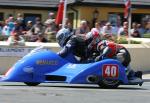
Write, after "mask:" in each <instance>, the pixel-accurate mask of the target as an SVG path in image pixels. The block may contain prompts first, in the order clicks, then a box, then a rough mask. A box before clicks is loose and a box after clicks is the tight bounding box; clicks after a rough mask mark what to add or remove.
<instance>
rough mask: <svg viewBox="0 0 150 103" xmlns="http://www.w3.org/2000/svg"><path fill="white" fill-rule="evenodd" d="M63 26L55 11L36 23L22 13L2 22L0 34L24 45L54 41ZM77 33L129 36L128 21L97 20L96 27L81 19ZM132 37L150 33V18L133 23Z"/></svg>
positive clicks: (38, 19)
mask: <svg viewBox="0 0 150 103" xmlns="http://www.w3.org/2000/svg"><path fill="white" fill-rule="evenodd" d="M61 27H62V25H61V24H60V25H59V26H56V25H55V19H54V13H52V12H51V13H49V16H48V19H47V20H46V21H45V22H42V21H41V18H39V17H37V18H36V19H35V23H34V24H33V21H27V22H26V23H25V20H24V17H23V15H22V14H20V13H19V14H17V17H16V18H14V17H13V16H12V15H10V16H9V17H8V18H7V19H6V20H5V22H4V23H2V22H0V35H2V36H8V42H9V43H10V44H14V45H17V44H20V45H23V44H24V42H25V41H29V42H54V41H55V34H56V33H57V31H58V30H59V29H60V28H61ZM66 27H68V28H69V29H70V30H74V29H73V28H72V24H71V23H70V22H69V20H68V19H66ZM74 31H75V34H76V35H79V34H80V35H85V34H86V33H88V32H90V31H91V32H99V34H100V35H102V36H104V37H113V36H117V37H120V36H127V37H128V36H129V33H128V22H123V24H121V22H117V25H112V24H111V23H110V22H108V21H101V22H95V25H94V27H90V23H89V22H88V21H86V20H81V22H80V26H79V27H78V28H76V29H75V30H74ZM130 33H131V36H132V37H138V38H141V37H143V34H147V33H150V18H148V19H144V20H142V22H141V24H138V23H136V22H133V23H132V29H131V30H130ZM25 38H28V39H25Z"/></svg>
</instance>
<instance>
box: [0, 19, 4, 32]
mask: <svg viewBox="0 0 150 103" xmlns="http://www.w3.org/2000/svg"><path fill="white" fill-rule="evenodd" d="M2 30H3V22H2V21H0V35H2Z"/></svg>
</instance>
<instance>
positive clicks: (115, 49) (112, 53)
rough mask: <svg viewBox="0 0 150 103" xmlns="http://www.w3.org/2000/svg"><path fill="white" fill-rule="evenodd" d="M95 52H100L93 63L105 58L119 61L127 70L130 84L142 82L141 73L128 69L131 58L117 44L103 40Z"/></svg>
mask: <svg viewBox="0 0 150 103" xmlns="http://www.w3.org/2000/svg"><path fill="white" fill-rule="evenodd" d="M97 51H99V52H100V55H99V56H97V57H96V59H95V61H99V60H102V59H105V58H112V59H117V60H119V61H120V62H121V63H122V65H123V66H125V67H126V68H127V70H126V74H127V76H128V79H129V80H130V82H132V83H134V82H141V81H142V72H141V71H138V72H134V71H133V70H131V69H130V65H129V64H130V62H131V56H130V53H129V52H128V50H127V49H126V48H125V47H124V46H122V45H119V44H116V43H114V42H112V41H108V40H103V41H101V42H99V43H98V45H97Z"/></svg>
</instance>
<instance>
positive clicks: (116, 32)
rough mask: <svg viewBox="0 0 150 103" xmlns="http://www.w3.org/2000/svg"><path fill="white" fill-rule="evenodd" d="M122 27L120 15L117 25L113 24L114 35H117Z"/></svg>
mask: <svg viewBox="0 0 150 103" xmlns="http://www.w3.org/2000/svg"><path fill="white" fill-rule="evenodd" d="M120 28H122V26H121V18H120V17H119V16H118V18H117V24H116V25H115V26H113V31H112V33H113V35H114V36H117V34H118V31H119V29H120Z"/></svg>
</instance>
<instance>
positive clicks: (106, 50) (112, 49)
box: [96, 40, 131, 67]
mask: <svg viewBox="0 0 150 103" xmlns="http://www.w3.org/2000/svg"><path fill="white" fill-rule="evenodd" d="M97 50H98V51H99V52H100V55H99V56H98V57H97V58H96V61H99V60H102V59H104V58H113V59H118V60H119V61H120V62H121V63H122V64H123V65H124V66H125V67H128V66H129V63H130V62H131V56H130V53H129V52H128V50H127V49H126V48H125V47H123V46H122V45H119V44H116V43H114V42H112V41H107V40H103V41H101V42H99V43H98V45H97Z"/></svg>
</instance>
